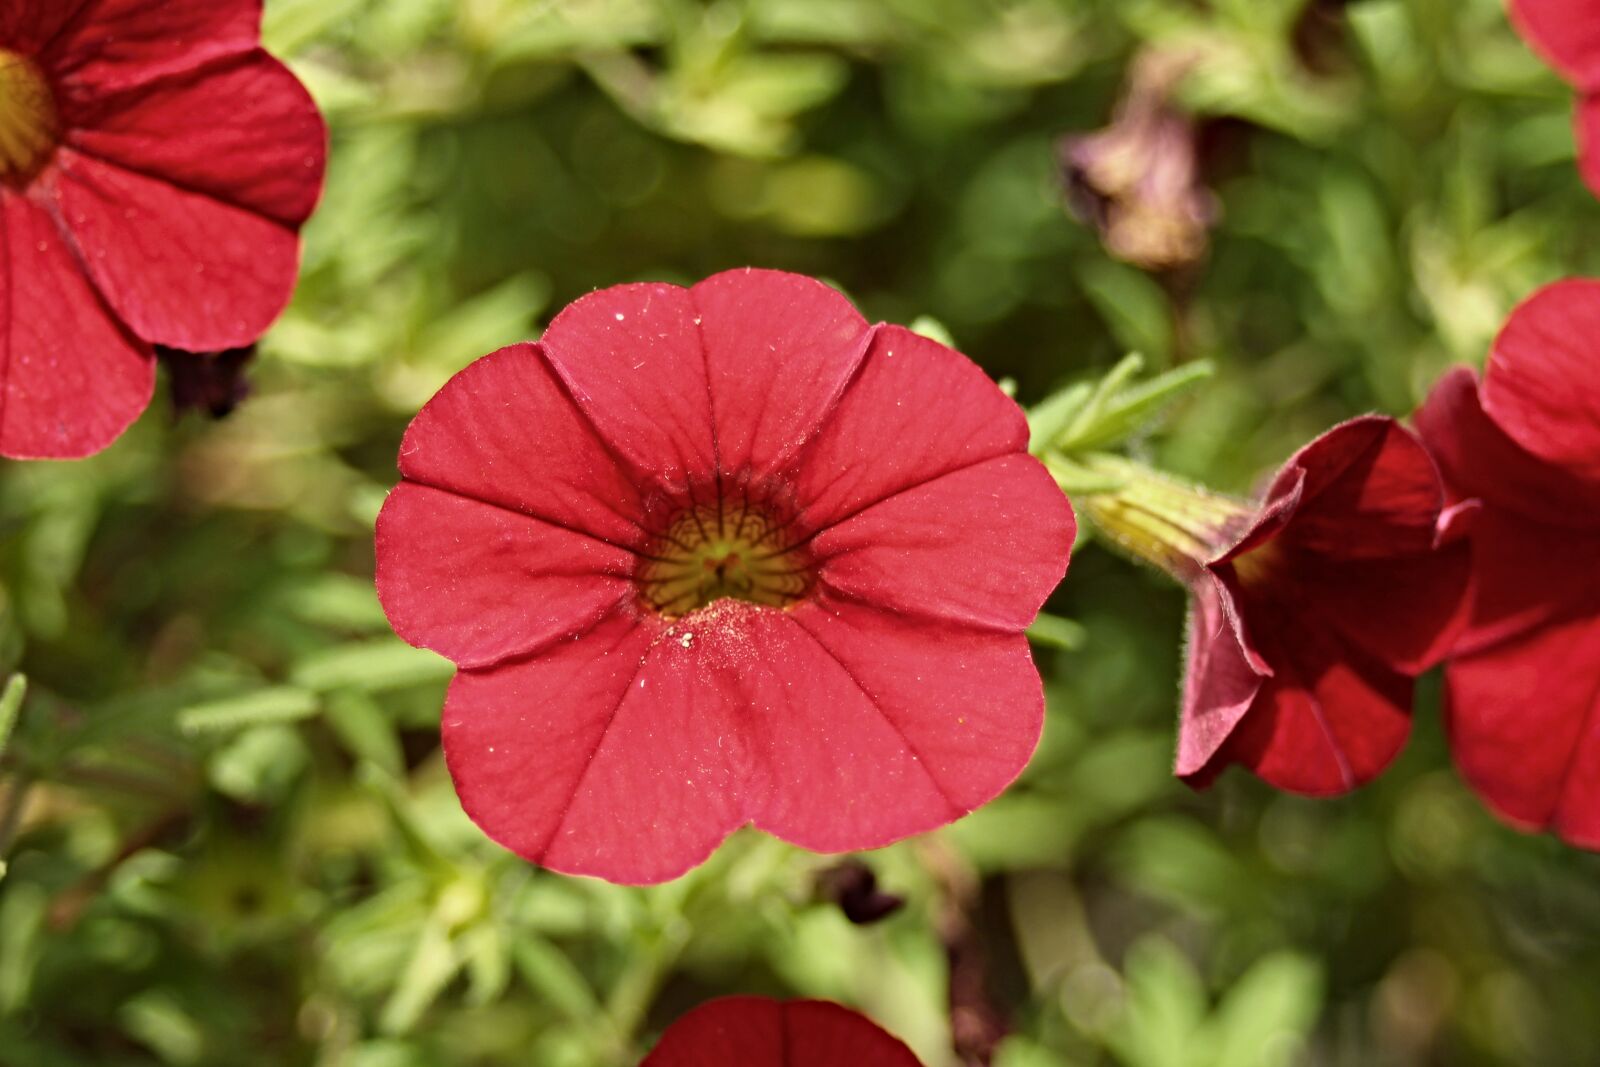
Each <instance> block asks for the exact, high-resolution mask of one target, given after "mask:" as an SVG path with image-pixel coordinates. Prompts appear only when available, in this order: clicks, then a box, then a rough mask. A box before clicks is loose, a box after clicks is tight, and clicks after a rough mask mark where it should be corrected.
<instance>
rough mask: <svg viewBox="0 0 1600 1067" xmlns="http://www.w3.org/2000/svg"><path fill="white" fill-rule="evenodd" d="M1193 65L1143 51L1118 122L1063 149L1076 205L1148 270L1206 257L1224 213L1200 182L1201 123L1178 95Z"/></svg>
mask: <svg viewBox="0 0 1600 1067" xmlns="http://www.w3.org/2000/svg"><path fill="white" fill-rule="evenodd" d="M1187 65H1188V61H1187V60H1186V59H1185V58H1184V57H1183V56H1181V55H1175V54H1171V53H1164V52H1149V53H1146V54H1145V55H1143V56H1141V57H1140V58H1139V59H1138V60H1137V61H1136V62H1135V63H1134V64H1133V68H1132V73H1131V75H1130V77H1129V86H1128V90H1127V96H1126V97H1125V98H1124V99H1123V100H1122V102H1121V103H1119V104H1118V105H1117V109H1116V112H1115V114H1114V115H1113V116H1112V119H1111V125H1109V126H1107V127H1106V128H1105V129H1103V130H1100V131H1098V132H1095V133H1089V134H1078V135H1074V136H1070V137H1065V138H1063V139H1062V140H1061V142H1060V145H1059V148H1058V153H1059V158H1060V161H1061V167H1062V171H1063V174H1064V176H1065V179H1066V184H1067V194H1068V197H1069V201H1070V203H1071V205H1072V207H1073V210H1074V211H1075V212H1076V213H1077V215H1078V216H1079V217H1080V218H1081V219H1082V220H1083V221H1084V222H1086V223H1088V224H1089V225H1091V226H1093V227H1094V228H1095V230H1096V231H1097V232H1098V233H1099V235H1100V239H1101V241H1103V242H1104V243H1105V247H1106V250H1107V251H1108V252H1110V253H1111V254H1112V255H1113V256H1115V257H1116V258H1118V259H1121V260H1124V261H1126V262H1128V263H1132V264H1133V265H1134V266H1137V267H1142V268H1144V269H1146V270H1172V269H1175V268H1178V267H1186V266H1189V265H1191V264H1193V263H1195V262H1197V261H1199V260H1200V258H1201V257H1202V256H1204V255H1205V252H1206V244H1207V235H1208V231H1209V230H1210V228H1211V224H1212V223H1213V222H1214V221H1215V219H1216V215H1217V202H1216V199H1215V197H1213V196H1212V195H1211V192H1210V190H1208V189H1206V188H1205V186H1204V185H1202V184H1201V181H1200V173H1199V172H1200V151H1199V137H1198V133H1197V129H1196V125H1195V121H1194V119H1193V118H1192V117H1191V116H1189V115H1188V114H1187V113H1185V112H1184V111H1182V110H1181V109H1180V108H1179V107H1178V106H1177V104H1176V103H1175V102H1174V101H1173V99H1172V94H1173V92H1174V89H1175V88H1176V85H1177V82H1178V80H1179V79H1180V78H1181V77H1182V76H1183V73H1184V70H1185V68H1186V67H1187Z"/></svg>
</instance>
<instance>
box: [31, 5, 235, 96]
mask: <svg viewBox="0 0 1600 1067" xmlns="http://www.w3.org/2000/svg"><path fill="white" fill-rule="evenodd" d="M34 2H35V3H38V2H40V0H34ZM43 3H44V4H46V5H48V4H52V3H61V6H63V7H71V6H76V8H77V12H76V14H75V15H74V16H72V17H69V18H68V19H66V20H65V22H64V23H63V28H62V30H61V32H59V33H57V34H56V35H55V37H54V39H53V40H52V41H51V43H50V45H49V47H48V49H47V50H46V51H45V52H44V53H43V54H42V56H41V58H42V59H44V61H45V62H46V64H48V66H49V67H50V68H51V72H52V73H53V74H54V75H55V77H56V78H57V79H58V80H59V81H61V82H62V83H64V84H65V86H66V87H67V88H68V90H69V91H74V90H77V89H78V88H80V87H87V88H91V89H93V90H95V91H99V92H106V91H115V90H118V89H123V88H126V87H128V86H132V85H143V84H147V83H149V82H151V81H154V80H157V79H159V78H162V77H165V76H168V75H171V74H173V73H175V72H180V71H186V70H192V69H194V68H195V67H198V66H200V65H202V64H205V63H209V62H211V61H213V60H216V59H220V58H223V57H226V56H232V55H237V54H240V53H243V52H248V51H250V50H251V49H254V48H255V47H256V45H257V43H258V42H259V40H260V37H261V0H86V2H85V0H65V2H62V0H43Z"/></svg>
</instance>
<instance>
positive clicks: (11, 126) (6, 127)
mask: <svg viewBox="0 0 1600 1067" xmlns="http://www.w3.org/2000/svg"><path fill="white" fill-rule="evenodd" d="M58 129H59V128H58V126H57V122H56V101H55V97H54V96H52V95H51V93H50V85H49V83H48V82H46V81H45V77H44V74H43V72H41V71H40V70H39V68H38V67H37V66H35V65H34V63H33V61H32V60H31V59H28V58H27V57H26V56H21V55H18V54H17V53H15V52H7V51H5V50H4V49H0V182H5V183H6V184H7V185H12V186H21V185H24V184H26V183H27V182H28V181H29V180H31V179H32V178H33V177H34V175H36V174H38V173H39V171H40V170H42V169H43V168H44V165H45V163H46V162H47V161H48V160H49V158H50V153H51V152H53V151H55V147H56V135H57V133H58Z"/></svg>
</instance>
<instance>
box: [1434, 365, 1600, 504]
mask: <svg viewBox="0 0 1600 1067" xmlns="http://www.w3.org/2000/svg"><path fill="white" fill-rule="evenodd" d="M1412 419H1413V421H1414V422H1415V423H1416V425H1417V430H1418V432H1419V433H1420V434H1421V435H1422V438H1423V440H1424V441H1425V442H1427V446H1428V449H1429V451H1430V452H1432V454H1433V457H1434V459H1435V460H1436V461H1437V462H1438V464H1439V467H1440V470H1441V471H1442V472H1443V474H1444V477H1445V481H1446V483H1447V484H1448V485H1449V486H1450V489H1451V490H1452V492H1454V493H1455V495H1456V496H1458V497H1479V498H1481V499H1482V500H1484V501H1485V502H1486V503H1487V504H1488V505H1490V507H1491V509H1493V508H1504V509H1506V510H1508V511H1514V512H1517V513H1520V514H1522V515H1526V516H1529V517H1531V518H1534V519H1537V520H1538V521H1539V522H1542V523H1547V524H1549V525H1552V526H1564V527H1568V528H1576V529H1594V528H1596V527H1597V526H1600V522H1597V521H1596V519H1595V516H1596V515H1600V483H1596V482H1592V481H1586V480H1584V479H1581V478H1578V477H1576V476H1574V475H1573V474H1571V473H1569V472H1567V471H1564V470H1562V469H1560V468H1559V467H1556V466H1553V465H1552V464H1550V463H1547V462H1545V461H1543V460H1541V459H1539V458H1538V457H1536V456H1532V455H1529V454H1528V453H1527V452H1525V451H1524V450H1523V449H1522V448H1520V447H1518V445H1517V444H1516V443H1515V442H1514V441H1512V440H1511V439H1510V438H1509V437H1507V436H1506V435H1505V433H1504V432H1502V431H1501V429H1500V428H1499V427H1498V426H1496V425H1495V424H1494V423H1493V422H1492V421H1490V419H1489V417H1488V415H1486V414H1485V413H1484V409H1483V407H1482V406H1481V404H1480V399H1479V392H1478V384H1477V379H1476V378H1474V377H1473V374H1472V372H1471V371H1470V370H1468V369H1466V368H1465V367H1461V368H1457V369H1456V370H1453V371H1451V372H1450V373H1449V374H1446V375H1445V376H1444V377H1443V378H1441V379H1439V382H1438V384H1437V385H1435V386H1434V387H1433V391H1432V392H1431V393H1429V394H1428V399H1427V402H1426V403H1425V404H1423V406H1422V407H1421V408H1420V409H1419V410H1418V411H1417V413H1416V414H1415V415H1414V416H1413V417H1412Z"/></svg>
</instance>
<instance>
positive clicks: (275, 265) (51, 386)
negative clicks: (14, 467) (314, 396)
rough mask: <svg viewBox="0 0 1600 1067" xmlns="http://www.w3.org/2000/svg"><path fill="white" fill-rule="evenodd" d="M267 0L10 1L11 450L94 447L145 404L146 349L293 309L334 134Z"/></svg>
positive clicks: (6, 419)
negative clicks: (272, 45)
mask: <svg viewBox="0 0 1600 1067" xmlns="http://www.w3.org/2000/svg"><path fill="white" fill-rule="evenodd" d="M260 21H261V0H11V2H7V3H5V4H3V5H0V281H3V284H4V288H3V290H0V291H3V292H4V293H5V294H6V295H5V298H4V299H3V300H0V454H3V455H6V456H11V457H14V458H43V457H53V458H67V457H76V456H84V455H87V454H89V453H91V452H95V451H98V450H99V449H101V448H104V447H105V446H106V445H108V444H110V443H111V441H113V440H114V439H115V438H116V437H117V436H118V435H119V434H120V433H121V432H122V431H123V430H124V429H126V428H127V426H128V424H129V423H131V422H132V421H133V420H134V419H135V418H137V417H138V415H139V413H140V412H141V411H143V410H144V408H145V406H146V405H147V404H148V403H149V400H150V395H151V391H152V388H153V385H154V381H155V365H156V359H155V356H154V353H153V349H154V346H156V345H162V346H170V347H172V348H176V349H182V350H184V351H189V352H213V351H222V350H226V349H232V348H238V347H242V346H246V345H249V344H251V343H252V342H254V341H255V340H256V339H257V338H258V337H259V336H260V335H261V334H262V333H263V332H264V331H265V330H266V328H267V327H268V326H269V325H270V324H271V323H272V321H273V320H274V319H275V318H276V317H277V316H278V314H279V312H281V311H282V310H283V307H284V305H285V304H286V303H287V302H288V300H289V296H290V293H291V291H292V290H293V288H294V281H295V275H296V272H297V271H298V268H299V254H300V243H299V230H300V226H301V224H302V223H303V222H304V221H305V220H306V218H307V216H309V215H310V213H311V210H312V208H313V207H314V206H315V204H316V201H317V198H318V196H319V195H320V192H321V189H322V176H323V167H324V163H325V157H326V140H327V135H326V130H325V128H324V126H323V122H322V118H321V116H320V115H319V114H318V113H317V109H316V106H315V105H314V104H313V103H312V101H311V98H310V96H308V95H307V93H306V91H305V89H304V88H303V87H302V86H301V85H300V83H299V82H298V81H297V80H296V79H295V77H294V75H293V74H291V73H290V72H289V70H288V69H287V68H286V67H284V66H283V65H282V64H281V63H279V62H278V61H277V60H276V59H274V58H272V57H271V56H269V55H268V54H267V53H266V52H264V51H262V49H261V45H260Z"/></svg>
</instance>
